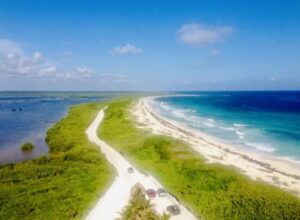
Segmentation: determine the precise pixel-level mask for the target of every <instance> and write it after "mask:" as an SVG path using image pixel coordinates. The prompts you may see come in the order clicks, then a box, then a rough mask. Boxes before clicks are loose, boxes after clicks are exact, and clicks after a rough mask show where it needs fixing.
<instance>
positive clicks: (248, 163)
mask: <svg viewBox="0 0 300 220" xmlns="http://www.w3.org/2000/svg"><path fill="white" fill-rule="evenodd" d="M157 97H160V96H154V97H146V98H141V99H139V100H138V102H137V103H136V105H135V107H134V109H133V111H132V113H133V115H134V116H135V118H136V119H137V122H138V124H139V125H138V126H139V127H142V128H146V129H148V130H151V131H152V132H153V133H156V134H163V135H168V136H171V137H174V138H179V139H181V140H183V141H185V142H186V143H188V144H189V145H190V146H191V147H192V148H193V149H194V150H195V151H197V152H198V153H200V154H201V155H202V156H203V157H204V158H205V159H206V161H207V162H208V163H220V164H222V165H226V166H233V167H235V168H237V169H238V170H239V171H240V173H241V174H244V175H246V176H248V177H250V178H251V179H252V180H261V181H264V182H267V183H269V184H272V185H275V186H277V187H280V188H282V189H285V190H287V191H292V192H293V193H295V194H297V196H298V197H299V196H300V175H299V170H300V165H299V164H298V163H297V162H294V161H293V160H290V159H286V158H280V157H274V158H273V157H271V156H266V155H259V154H256V153H252V152H247V151H245V150H242V149H238V148H237V147H236V146H232V145H229V144H225V143H222V142H221V141H219V140H216V139H215V138H214V137H211V136H209V135H207V134H205V133H203V132H201V131H198V130H194V129H191V128H188V127H187V126H185V125H183V124H180V123H178V122H175V121H173V120H170V119H166V118H165V117H163V116H161V115H159V114H158V113H157V112H156V111H155V110H153V108H151V104H149V102H150V101H151V100H153V99H155V98H157Z"/></svg>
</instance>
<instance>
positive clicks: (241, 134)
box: [235, 131, 245, 139]
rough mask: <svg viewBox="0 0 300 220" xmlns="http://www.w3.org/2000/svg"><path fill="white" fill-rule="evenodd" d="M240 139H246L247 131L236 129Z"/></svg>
mask: <svg viewBox="0 0 300 220" xmlns="http://www.w3.org/2000/svg"><path fill="white" fill-rule="evenodd" d="M235 133H236V134H237V136H238V137H239V139H244V138H245V133H244V132H241V131H235Z"/></svg>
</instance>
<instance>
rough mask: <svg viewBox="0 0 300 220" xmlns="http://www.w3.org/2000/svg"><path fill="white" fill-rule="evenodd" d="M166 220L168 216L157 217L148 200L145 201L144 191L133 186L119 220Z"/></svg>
mask: <svg viewBox="0 0 300 220" xmlns="http://www.w3.org/2000/svg"><path fill="white" fill-rule="evenodd" d="M138 219H147V220H168V219H169V216H168V215H164V216H159V215H158V214H157V213H156V212H155V211H154V209H153V207H152V205H151V203H150V201H149V200H147V199H146V197H145V193H144V190H143V189H142V188H141V187H139V186H135V188H133V191H132V195H131V199H130V201H129V203H128V205H127V206H126V207H125V208H124V209H123V211H122V212H121V218H120V220H138Z"/></svg>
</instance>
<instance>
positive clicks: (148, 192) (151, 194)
mask: <svg viewBox="0 0 300 220" xmlns="http://www.w3.org/2000/svg"><path fill="white" fill-rule="evenodd" d="M146 195H147V196H148V197H149V199H153V198H155V197H156V192H155V190H154V189H147V190H146Z"/></svg>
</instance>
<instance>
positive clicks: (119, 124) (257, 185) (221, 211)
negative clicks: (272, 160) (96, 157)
mask: <svg viewBox="0 0 300 220" xmlns="http://www.w3.org/2000/svg"><path fill="white" fill-rule="evenodd" d="M131 104H132V100H130V99H129V100H126V99H124V100H121V101H118V102H114V103H112V104H110V106H109V108H108V109H107V110H106V116H105V119H104V122H103V123H102V125H101V129H100V136H101V137H102V138H103V139H104V140H106V141H107V142H108V143H110V144H111V145H112V146H114V147H115V148H116V149H117V150H119V151H120V152H122V154H123V155H125V156H127V157H128V158H129V159H130V160H131V161H132V162H133V163H135V164H136V165H137V166H138V167H140V168H142V169H143V170H144V171H147V172H150V173H152V175H154V176H155V177H156V178H157V179H159V180H160V181H161V183H162V184H163V185H164V186H165V187H166V188H167V189H168V190H169V191H170V192H171V193H172V194H174V196H176V197H177V198H179V199H180V200H181V201H182V202H183V203H185V204H186V206H188V207H189V208H190V209H191V210H192V211H193V212H194V213H195V214H196V215H197V216H198V217H200V216H201V218H202V219H216V220H219V219H230V220H231V219H293V220H295V219H300V200H299V198H297V197H295V196H293V195H292V194H290V193H288V192H285V191H283V190H281V189H279V188H276V187H273V186H271V185H267V184H265V183H262V182H258V181H252V180H250V179H248V178H247V177H245V176H243V175H241V174H239V173H238V172H237V171H235V170H233V169H231V168H229V167H225V166H221V165H218V164H207V163H205V162H204V160H203V159H202V158H201V156H200V155H199V154H198V153H196V152H193V150H192V149H191V148H190V147H189V146H187V144H186V143H183V142H181V141H180V140H174V139H171V138H169V137H166V136H160V135H153V134H151V133H150V132H147V131H145V130H142V129H138V128H137V127H136V124H135V123H136V122H135V121H134V119H132V117H131V115H130V112H129V109H130V106H131Z"/></svg>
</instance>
